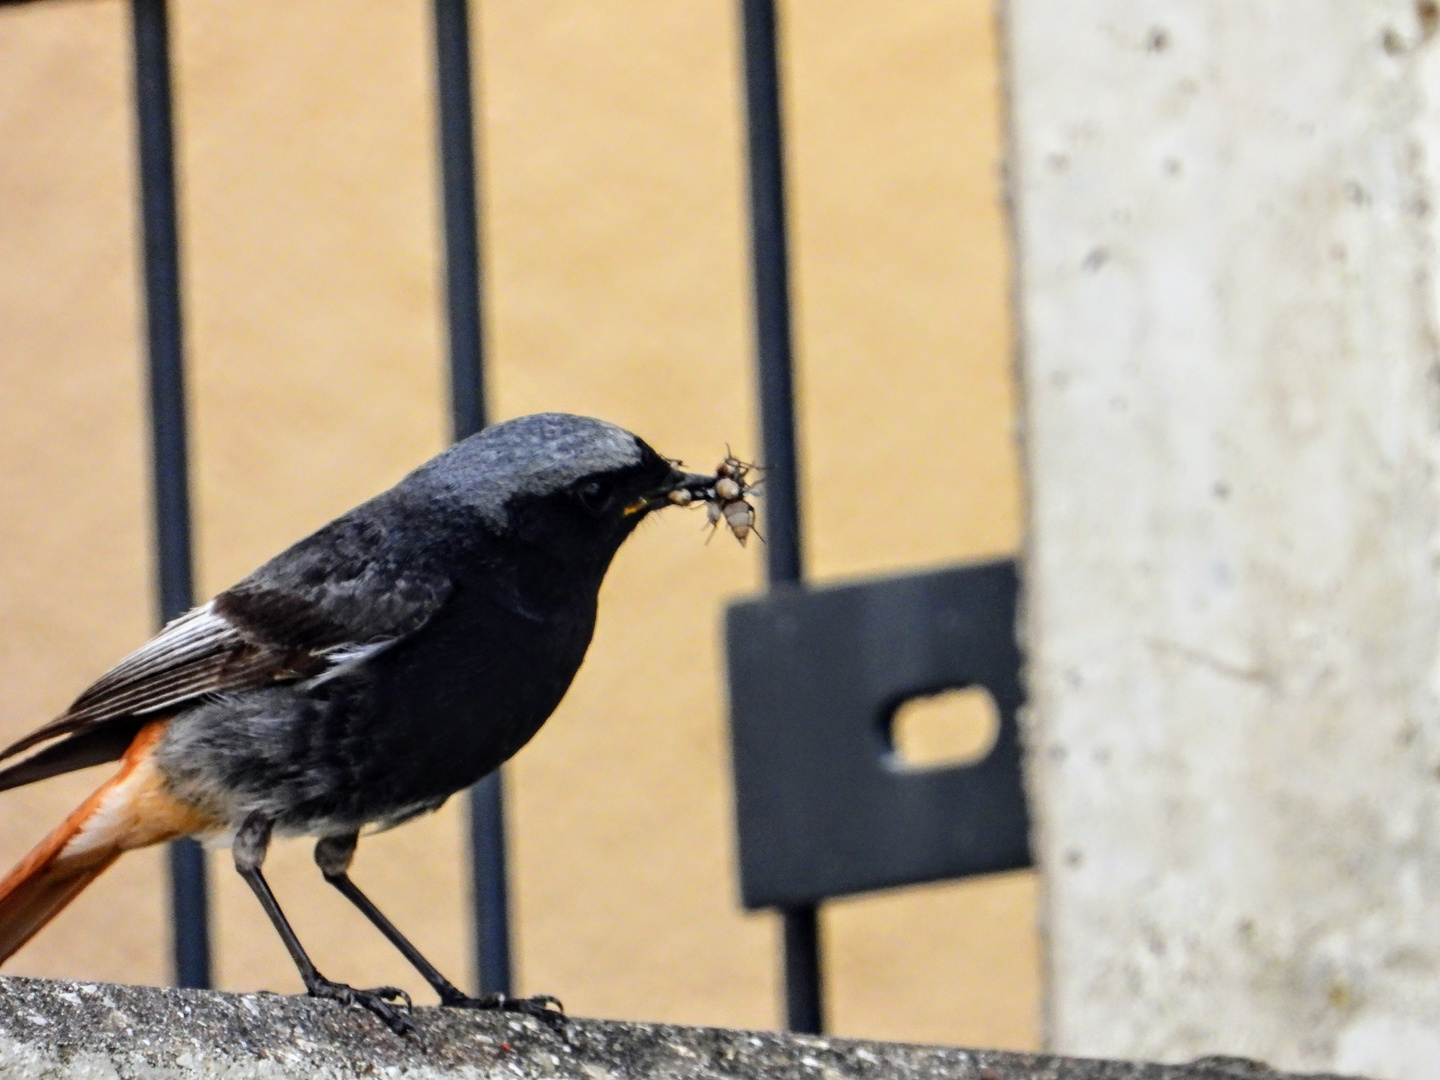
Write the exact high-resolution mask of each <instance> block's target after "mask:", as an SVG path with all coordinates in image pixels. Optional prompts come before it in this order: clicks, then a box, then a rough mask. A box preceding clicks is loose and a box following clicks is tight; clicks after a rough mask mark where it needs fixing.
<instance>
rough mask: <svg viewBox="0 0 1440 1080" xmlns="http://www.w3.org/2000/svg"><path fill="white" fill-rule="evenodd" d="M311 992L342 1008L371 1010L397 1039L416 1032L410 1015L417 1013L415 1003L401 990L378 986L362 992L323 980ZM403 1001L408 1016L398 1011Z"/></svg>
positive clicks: (352, 987)
mask: <svg viewBox="0 0 1440 1080" xmlns="http://www.w3.org/2000/svg"><path fill="white" fill-rule="evenodd" d="M308 990H309V992H310V996H311V997H317V998H326V999H328V1000H330V1001H338V1002H339V1003H340V1004H341V1005H349V1006H352V1007H354V1008H359V1009H368V1010H369V1011H370V1012H372V1013H374V1014H375V1015H376V1016H378V1017H379V1018H380V1019H381V1020H382V1021H383V1022H384V1023H385V1026H386V1027H388V1028H389V1029H390V1030H391V1031H393V1032H394V1033H395V1034H396V1035H409V1034H411V1033H412V1032H414V1031H415V1021H413V1020H411V1019H410V1017H409V1016H408V1015H406V1014H407V1013H409V1012H411V1011H412V1010H413V1009H414V1007H415V1006H414V1003H413V1002H411V1000H410V995H409V994H407V993H406V992H405V991H404V990H401V989H400V988H399V987H398V986H374V987H371V988H370V989H368V990H360V989H357V988H356V987H354V986H347V985H346V984H345V983H338V982H332V981H331V980H329V979H325V978H321V979H317V980H316V981H315V983H314V985H313V986H310V987H308ZM402 1001H403V1002H404V1003H405V1012H401V1011H400V1010H399V1009H398V1008H396V1005H398V1004H399V1003H400V1002H402ZM392 1003H393V1004H392Z"/></svg>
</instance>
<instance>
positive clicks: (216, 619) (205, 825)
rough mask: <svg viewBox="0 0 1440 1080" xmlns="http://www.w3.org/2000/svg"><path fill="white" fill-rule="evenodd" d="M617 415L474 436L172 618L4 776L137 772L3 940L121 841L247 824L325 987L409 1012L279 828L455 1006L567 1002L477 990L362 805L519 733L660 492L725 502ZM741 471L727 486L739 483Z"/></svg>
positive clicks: (119, 776) (481, 759)
mask: <svg viewBox="0 0 1440 1080" xmlns="http://www.w3.org/2000/svg"><path fill="white" fill-rule="evenodd" d="M717 479H720V477H718V476H704V475H701V474H696V473H686V472H682V471H680V469H678V468H677V467H676V466H675V465H674V464H673V463H671V462H670V461H668V460H667V459H665V458H663V457H661V456H660V455H659V454H657V453H656V452H655V451H654V450H652V449H651V448H650V447H649V446H648V445H646V444H645V442H644V441H642V440H641V439H639V438H638V437H636V436H635V435H632V434H630V433H629V432H628V431H625V430H623V429H621V428H618V427H616V426H614V425H613V424H607V423H605V422H604V421H601V420H593V419H589V418H586V417H580V416H569V415H564V414H559V413H546V414H541V415H538V416H526V417H522V418H520V419H517V420H510V421H508V422H506V423H502V424H496V425H495V426H494V427H490V428H487V429H486V430H484V431H482V432H480V433H479V434H477V435H473V436H471V437H470V438H468V439H465V440H464V441H462V442H459V443H456V444H455V445H454V446H452V447H450V448H449V449H448V450H446V451H444V452H443V453H441V454H440V455H438V456H437V457H435V458H432V459H431V460H430V461H428V462H426V463H425V464H424V465H421V466H420V467H419V468H418V469H416V470H415V471H414V472H412V473H411V474H410V475H409V476H407V477H405V478H404V479H403V480H401V481H400V482H399V483H398V484H396V485H395V486H394V487H393V488H391V489H390V490H389V491H386V492H384V493H383V494H381V495H378V496H376V497H375V498H373V499H371V500H370V501H369V502H367V503H364V504H363V505H361V506H358V507H356V508H355V509H354V510H351V511H350V512H349V513H347V514H344V515H342V516H341V517H339V518H336V519H335V520H334V521H332V522H331V523H330V524H328V525H326V526H324V527H323V528H321V529H320V530H319V531H318V532H316V533H314V534H312V535H311V536H308V537H306V538H305V539H304V540H301V541H300V542H299V543H297V544H295V545H294V546H293V547H291V548H290V549H289V550H287V551H285V552H282V553H281V554H280V555H277V556H276V557H275V558H274V559H271V560H270V561H269V562H268V563H266V564H265V565H264V566H262V567H260V569H258V570H256V571H255V572H254V573H253V574H251V575H250V576H249V577H247V578H245V580H243V581H241V582H240V583H239V584H238V585H235V586H234V587H233V588H230V589H227V590H226V591H225V592H222V593H221V594H220V595H218V596H216V597H215V598H214V599H213V600H211V601H210V602H209V603H208V604H205V605H203V606H201V607H198V608H196V609H194V610H193V611H191V612H189V613H188V614H186V615H183V616H181V617H180V618H178V619H176V620H175V621H174V622H172V623H170V625H169V626H167V627H165V629H164V630H162V631H161V632H160V633H159V634H158V635H157V636H156V637H155V638H154V639H153V640H151V641H150V642H149V643H148V644H146V645H144V646H143V647H141V648H140V649H139V650H138V651H137V652H135V653H133V654H131V655H130V656H129V657H127V658H125V659H124V660H122V661H121V662H120V663H119V664H118V665H116V667H114V668H113V669H111V670H110V671H109V672H108V673H107V674H105V675H104V676H102V677H101V678H100V680H99V681H98V682H96V683H95V684H94V685H93V686H91V687H90V688H89V689H88V690H86V691H85V692H84V693H83V694H81V695H80V697H79V698H77V699H76V701H75V703H74V704H73V705H71V706H70V708H69V709H68V710H67V711H66V712H65V713H64V714H63V715H61V716H60V717H59V718H57V719H56V720H54V721H52V722H51V723H49V724H47V725H45V726H44V727H42V728H40V729H39V730H37V731H34V732H32V733H31V734H29V735H27V736H26V737H25V738H23V739H21V740H20V741H18V742H16V743H15V744H13V745H12V746H10V747H8V748H7V749H5V750H3V751H0V759H4V758H8V757H12V756H14V755H16V754H20V753H23V752H24V751H27V750H32V749H34V748H36V747H41V746H42V745H43V749H40V750H39V751H38V752H36V753H34V754H33V755H31V756H30V757H28V758H25V759H23V760H21V761H20V762H19V763H17V764H13V765H10V766H9V767H7V768H5V769H3V770H0V790H4V789H7V788H12V787H17V786H19V785H21V784H28V783H31V782H32V781H35V780H41V779H44V778H46V777H49V776H54V775H57V774H59V773H63V772H69V771H71V770H74V769H81V768H85V767H86V766H90V765H96V764H100V763H103V762H107V761H115V760H117V759H118V760H119V761H120V762H121V765H120V769H119V772H118V773H116V775H115V776H114V777H113V778H112V779H110V780H108V781H107V782H106V783H104V784H103V785H102V786H101V787H100V788H99V790H97V791H96V792H95V793H94V794H93V795H91V796H90V798H89V799H87V800H86V801H85V802H84V803H83V804H82V805H81V806H80V807H79V808H78V809H77V810H75V812H74V813H72V814H71V815H70V816H69V817H68V818H66V819H65V821H64V822H63V823H62V824H61V825H60V826H59V827H58V828H56V829H55V830H54V831H53V832H51V833H50V835H49V836H48V837H46V838H45V839H44V840H43V841H42V842H41V843H40V844H39V846H37V847H36V848H35V849H34V850H33V851H31V852H30V854H28V855H27V856H25V858H24V859H23V860H22V861H21V862H20V864H19V865H18V866H16V867H15V868H14V869H13V870H12V871H11V872H10V874H9V875H8V876H7V877H6V878H5V879H4V880H3V881H0V960H3V959H5V958H8V957H9V956H10V955H11V954H13V953H14V952H15V951H16V950H17V949H18V948H20V946H21V945H23V944H24V943H25V942H26V941H28V940H29V939H30V937H31V936H32V935H34V934H35V933H36V932H37V931H38V930H39V929H40V928H41V927H43V926H44V925H45V924H46V923H47V922H48V921H49V920H50V919H52V918H53V917H54V916H55V915H56V914H57V913H58V912H59V911H60V910H61V909H62V908H63V907H64V906H65V905H66V904H67V903H69V902H70V900H72V899H73V898H74V897H75V896H76V895H77V894H78V893H79V892H80V891H81V890H82V889H83V888H85V886H86V885H88V884H89V883H90V882H91V881H93V880H94V879H95V878H96V877H97V876H98V875H99V874H100V873H101V872H102V871H103V870H104V869H105V868H106V867H108V866H109V865H110V864H111V863H112V862H114V861H115V859H116V858H118V857H119V856H120V854H121V853H122V852H125V851H129V850H131V849H133V848H138V847H143V846H145V845H148V844H155V843H159V842H161V841H165V840H172V839H175V838H176V837H180V836H187V835H191V834H202V835H204V834H209V835H223V834H226V833H231V834H233V840H232V842H231V850H232V852H233V854H234V858H235V868H236V870H238V871H239V873H240V875H241V876H242V877H243V878H244V879H245V881H246V882H247V883H248V884H249V885H250V887H251V889H253V890H254V892H255V895H256V897H258V898H259V901H260V903H261V905H262V906H263V907H264V908H265V912H266V914H267V915H269V917H270V920H271V922H273V923H274V925H275V929H276V931H277V932H278V933H279V934H280V937H281V938H282V939H283V940H284V942H285V946H286V948H287V949H289V951H290V955H291V956H292V957H293V958H294V960H295V964H296V966H297V967H298V968H299V969H300V975H301V977H302V978H303V979H304V981H305V986H306V989H307V990H308V991H309V992H310V993H311V994H313V995H315V996H317V997H324V998H331V999H334V1000H336V1001H340V1002H343V1003H346V1004H351V1005H358V1006H363V1007H364V1008H367V1009H369V1010H371V1011H372V1012H374V1013H376V1014H377V1015H378V1016H379V1017H380V1018H381V1019H383V1020H384V1021H385V1022H386V1023H387V1024H389V1025H390V1027H391V1028H393V1029H394V1030H395V1031H397V1032H402V1031H405V1030H408V1029H409V1028H410V1027H411V1026H412V1025H411V1022H410V1020H409V1018H408V1016H406V1015H405V1013H404V1012H403V1011H402V1010H401V1009H400V1008H399V1007H398V1005H397V1004H396V1003H397V1002H398V1001H399V1000H400V999H402V998H404V994H403V993H402V992H401V991H399V990H396V989H395V988H393V987H377V988H374V989H369V990H361V989H356V988H354V987H351V986H347V985H345V984H343V983H337V982H334V981H332V980H330V979H326V978H325V977H324V976H322V975H321V974H320V972H319V971H318V970H316V968H315V965H314V964H313V963H312V962H311V960H310V958H309V957H308V956H307V955H306V953H305V950H304V948H303V947H302V946H301V944H300V942H299V941H298V940H297V939H296V937H295V933H294V931H293V930H291V928H290V925H289V923H288V922H287V921H286V918H285V916H284V914H283V913H282V912H281V910H280V907H279V905H278V904H277V903H276V901H275V897H274V894H273V893H271V891H270V887H269V885H268V884H266V881H265V878H264V876H263V874H262V873H261V865H262V863H263V862H264V860H265V851H266V848H267V846H268V844H269V841H270V837H271V834H272V833H274V832H278V833H281V834H290V835H299V836H314V837H317V838H318V841H317V843H316V845H315V861H316V862H317V863H318V864H319V866H320V870H321V872H322V873H323V874H324V876H325V880H327V881H328V882H330V884H332V885H334V886H335V887H336V888H337V889H339V890H340V892H341V893H343V894H344V895H345V896H346V897H347V898H348V899H349V900H350V901H351V902H352V903H354V904H355V905H356V906H357V907H358V908H359V909H360V910H361V911H362V912H363V913H364V914H365V916H366V917H367V918H368V919H369V920H370V921H371V922H372V923H374V924H375V926H376V927H377V928H378V929H379V930H380V931H381V932H382V933H383V934H384V935H385V936H386V937H387V938H388V939H389V940H390V941H391V943H392V944H394V945H395V947H396V948H397V949H399V950H400V952H401V953H403V954H404V956H405V958H406V959H407V960H408V961H409V962H410V963H411V964H413V965H414V966H415V968H416V969H417V970H418V971H419V972H420V974H421V975H423V976H424V977H425V980H426V981H427V982H428V983H429V984H430V985H431V986H433V987H434V988H435V990H436V991H437V992H438V993H439V995H440V1000H441V1003H442V1004H444V1005H454V1006H465V1007H471V1008H503V1009H515V1010H519V1011H524V1012H531V1013H535V1014H545V1015H551V1016H555V1015H558V1013H556V1012H555V1011H554V1009H553V1008H552V1006H557V1007H558V1003H557V1002H554V1000H553V999H551V998H547V997H536V998H522V999H514V998H510V999H507V998H504V997H501V996H500V995H489V996H487V997H484V998H472V997H469V996H467V995H466V994H464V993H462V992H461V991H460V990H459V989H457V988H456V987H455V985H454V984H453V983H451V982H450V981H449V980H448V979H446V978H445V977H444V976H443V975H441V974H440V972H439V971H437V970H436V969H435V967H434V966H433V965H432V964H430V962H429V961H427V960H426V959H425V958H424V957H423V956H422V955H421V954H420V953H419V952H418V951H417V950H416V949H415V947H414V946H413V945H411V944H410V942H408V941H407V940H406V939H405V938H404V936H403V935H401V933H400V932H399V931H398V930H397V929H396V928H395V927H394V926H393V925H392V924H391V923H390V921H389V920H388V919H386V918H385V916H384V915H383V914H381V913H380V911H379V910H378V909H377V908H376V907H375V905H374V904H372V903H371V902H370V901H369V899H367V898H366V897H365V895H364V894H363V893H362V892H361V891H360V890H359V889H358V888H356V886H355V884H354V883H353V882H352V881H351V880H350V878H349V875H348V869H349V866H350V860H351V857H352V856H353V855H354V852H355V844H356V841H357V839H358V837H359V834H360V831H361V829H363V828H367V827H374V828H382V829H383V828H389V827H391V826H393V825H397V824H399V823H400V822H402V821H405V820H406V819H408V818H411V817H414V816H415V815H417V814H423V813H426V812H428V811H432V810H435V809H436V808H438V807H439V806H440V805H441V804H442V803H444V802H445V800H446V799H447V798H449V797H450V796H451V795H453V794H454V793H455V792H457V791H460V790H461V789H463V788H466V787H468V786H469V785H471V784H473V783H474V782H475V781H477V780H479V779H480V778H481V777H483V776H485V775H486V774H487V773H489V772H491V771H492V770H493V769H495V768H497V767H498V766H499V765H500V764H501V763H502V762H504V761H505V760H506V759H507V758H509V757H510V756H511V755H512V754H514V753H515V752H516V751H517V750H519V749H520V747H522V746H523V745H525V743H526V742H527V741H528V740H529V739H530V737H531V736H532V735H534V734H535V732H536V731H537V730H539V728H540V726H541V725H542V724H543V723H544V722H545V720H546V719H547V718H548V717H549V716H550V713H551V712H552V711H553V710H554V709H555V707H556V706H557V705H558V704H559V703H560V699H561V698H562V697H563V696H564V694H565V691H566V689H567V688H568V687H569V685H570V681H571V679H572V678H573V677H574V675H575V672H576V670H577V669H578V668H579V666H580V662H581V660H582V659H583V658H584V656H585V650H586V648H587V647H588V646H589V644H590V637H591V633H592V631H593V629H594V626H595V609H596V602H597V598H598V594H599V590H600V582H601V579H602V578H603V577H604V576H605V571H606V570H607V569H608V568H609V565H610V560H611V559H612V557H613V556H614V555H615V552H616V551H617V550H618V549H619V547H620V545H621V543H622V542H624V540H625V538H626V537H627V536H629V535H630V533H631V532H632V531H633V530H634V528H635V526H636V525H637V524H638V523H639V522H640V521H641V519H643V518H644V517H645V515H646V514H648V513H649V512H650V511H651V510H653V509H656V508H658V507H661V506H665V505H667V504H669V503H677V504H686V503H691V502H692V500H693V501H696V502H697V504H698V501H700V500H704V501H707V502H711V503H713V502H714V500H715V498H716V496H715V490H714V487H715V483H716V481H717ZM727 491H728V489H727Z"/></svg>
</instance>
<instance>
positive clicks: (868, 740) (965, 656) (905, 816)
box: [726, 560, 1031, 908]
mask: <svg viewBox="0 0 1440 1080" xmlns="http://www.w3.org/2000/svg"><path fill="white" fill-rule="evenodd" d="M1017 592H1018V583H1017V578H1016V572H1015V565H1014V563H1013V562H1012V561H1010V560H1004V561H996V562H989V563H982V564H977V565H972V566H964V567H957V568H953V569H946V570H941V571H935V572H929V573H920V574H911V575H906V576H902V577H893V578H886V579H883V580H877V581H869V582H864V583H860V584H854V585H842V586H833V587H825V588H811V589H804V588H779V589H776V590H774V591H772V592H770V593H768V594H767V595H765V596H763V597H760V598H757V599H753V600H744V601H740V602H737V603H734V604H732V605H731V606H730V608H729V610H728V612H727V618H726V623H727V626H726V636H727V645H728V653H729V666H730V717H731V738H732V753H733V766H734V773H735V787H736V815H737V824H738V830H739V838H740V877H741V891H742V896H743V900H744V903H745V906H746V907H750V908H758V907H771V906H781V907H784V906H793V905H797V904H810V903H816V902H819V901H820V900H823V899H825V898H827V897H831V896H840V895H844V894H846V893H854V892H862V891H865V890H869V889H882V888H890V887H894V886H898V885H907V884H913V883H916V882H923V881H934V880H939V879H944V878H952V877H965V876H969V875H974V874H983V873H992V872H997V871H1001V870H1012V869H1018V868H1021V867H1025V866H1029V865H1030V864H1031V858H1030V847H1029V818H1028V815H1027V812H1026V807H1025V797H1024V791H1023V787H1022V783H1021V775H1020V740H1019V732H1018V728H1017V723H1016V712H1017V710H1018V709H1019V707H1020V705H1021V703H1022V694H1021V689H1020V653H1019V649H1018V647H1017V645H1016V642H1015V607H1016V595H1017ZM969 686H979V687H983V688H984V689H985V690H986V691H988V692H989V694H990V695H991V697H992V698H993V699H994V701H995V704H996V706H997V710H998V713H999V719H1000V725H999V731H998V733H997V737H996V739H995V742H994V745H993V747H992V749H991V750H990V752H989V754H988V755H987V756H986V757H985V758H984V759H983V760H981V761H979V762H976V763H974V764H970V765H963V766H955V767H948V768H939V769H925V770H916V769H909V768H905V767H903V766H901V765H899V764H897V761H896V758H895V756H894V754H893V753H892V751H891V747H890V740H889V728H890V723H891V718H892V717H893V715H894V713H895V710H896V709H897V708H898V707H899V706H900V705H901V704H902V703H903V702H905V701H906V700H908V699H910V698H913V697H917V696H921V695H925V694H933V693H937V692H939V691H942V690H946V689H950V688H964V687H969Z"/></svg>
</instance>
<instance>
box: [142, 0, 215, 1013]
mask: <svg viewBox="0 0 1440 1080" xmlns="http://www.w3.org/2000/svg"><path fill="white" fill-rule="evenodd" d="M165 4H166V0H134V3H133V4H132V5H131V25H132V32H133V36H134V48H135V111H136V119H137V124H136V127H137V130H138V135H139V165H140V211H141V212H140V217H141V231H142V236H143V238H144V239H143V243H144V273H145V329H146V335H147V338H148V347H149V359H150V364H149V371H150V423H151V433H152V435H151V438H152V442H151V447H152V449H151V453H152V458H153V460H152V466H153V470H154V498H155V567H156V581H157V585H158V589H159V607H160V617H161V621H162V622H167V621H169V620H170V619H173V618H175V616H177V615H179V614H181V613H182V612H184V611H186V610H187V609H188V608H189V607H190V606H191V605H192V604H193V603H194V591H195V590H194V581H193V571H192V567H193V558H192V553H191V532H190V480H189V466H188V453H187V448H186V431H185V372H184V349H183V335H182V332H181V329H182V328H181V320H180V246H179V230H178V224H177V214H176V209H175V152H174V126H173V123H172V109H171V97H170V41H169V26H168V22H167V18H166V14H167V13H166V9H165ZM170 905H171V913H172V918H173V923H174V926H173V931H174V939H173V949H174V964H175V981H176V982H177V983H178V984H179V985H180V986H192V987H208V986H209V985H210V925H209V923H210V917H209V916H210V912H209V908H210V904H209V896H208V891H207V888H206V881H205V853H204V851H203V850H202V848H201V847H200V845H199V844H198V843H196V842H195V841H194V840H189V839H185V840H177V841H176V842H175V843H173V844H171V845H170Z"/></svg>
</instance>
